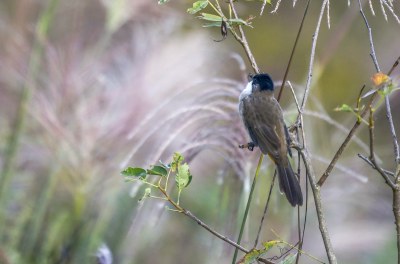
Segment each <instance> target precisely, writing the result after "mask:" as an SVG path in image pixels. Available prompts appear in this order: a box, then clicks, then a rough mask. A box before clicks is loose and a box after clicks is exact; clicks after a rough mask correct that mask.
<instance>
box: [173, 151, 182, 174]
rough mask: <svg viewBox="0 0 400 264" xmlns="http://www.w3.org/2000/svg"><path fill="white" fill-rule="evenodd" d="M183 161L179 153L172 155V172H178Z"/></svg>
mask: <svg viewBox="0 0 400 264" xmlns="http://www.w3.org/2000/svg"><path fill="white" fill-rule="evenodd" d="M183 159H184V158H183V156H182V154H181V153H179V152H175V153H174V157H173V158H172V162H171V170H172V171H173V172H175V171H177V170H178V168H179V166H180V165H181V163H182V162H183Z"/></svg>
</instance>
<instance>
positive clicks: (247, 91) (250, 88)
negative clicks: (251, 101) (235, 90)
mask: <svg viewBox="0 0 400 264" xmlns="http://www.w3.org/2000/svg"><path fill="white" fill-rule="evenodd" d="M252 91H253V81H251V82H249V83H248V84H247V85H246V88H244V89H243V91H242V93H241V94H240V97H239V100H242V98H244V97H246V96H249V95H250V94H251V93H252Z"/></svg>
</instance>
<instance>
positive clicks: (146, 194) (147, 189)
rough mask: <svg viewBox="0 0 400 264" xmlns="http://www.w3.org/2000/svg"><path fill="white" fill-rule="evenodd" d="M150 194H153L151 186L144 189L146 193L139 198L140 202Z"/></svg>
mask: <svg viewBox="0 0 400 264" xmlns="http://www.w3.org/2000/svg"><path fill="white" fill-rule="evenodd" d="M150 194H151V188H150V187H149V188H146V189H145V190H144V194H143V196H142V198H140V199H139V202H141V201H143V200H144V199H146V198H148V197H150Z"/></svg>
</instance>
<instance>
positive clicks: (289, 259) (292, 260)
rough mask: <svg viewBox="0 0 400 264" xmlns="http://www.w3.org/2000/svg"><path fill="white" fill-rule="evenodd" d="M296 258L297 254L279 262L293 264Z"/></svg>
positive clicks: (280, 263)
mask: <svg viewBox="0 0 400 264" xmlns="http://www.w3.org/2000/svg"><path fill="white" fill-rule="evenodd" d="M296 257H297V253H296V254H290V255H288V256H286V257H285V258H284V259H283V260H282V261H281V262H279V264H292V263H295V262H296Z"/></svg>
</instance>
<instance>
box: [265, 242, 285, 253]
mask: <svg viewBox="0 0 400 264" xmlns="http://www.w3.org/2000/svg"><path fill="white" fill-rule="evenodd" d="M279 243H281V241H280V240H271V241H267V242H264V243H263V246H264V250H265V252H267V251H268V250H270V249H271V248H273V247H274V246H276V245H278V244H279Z"/></svg>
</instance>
